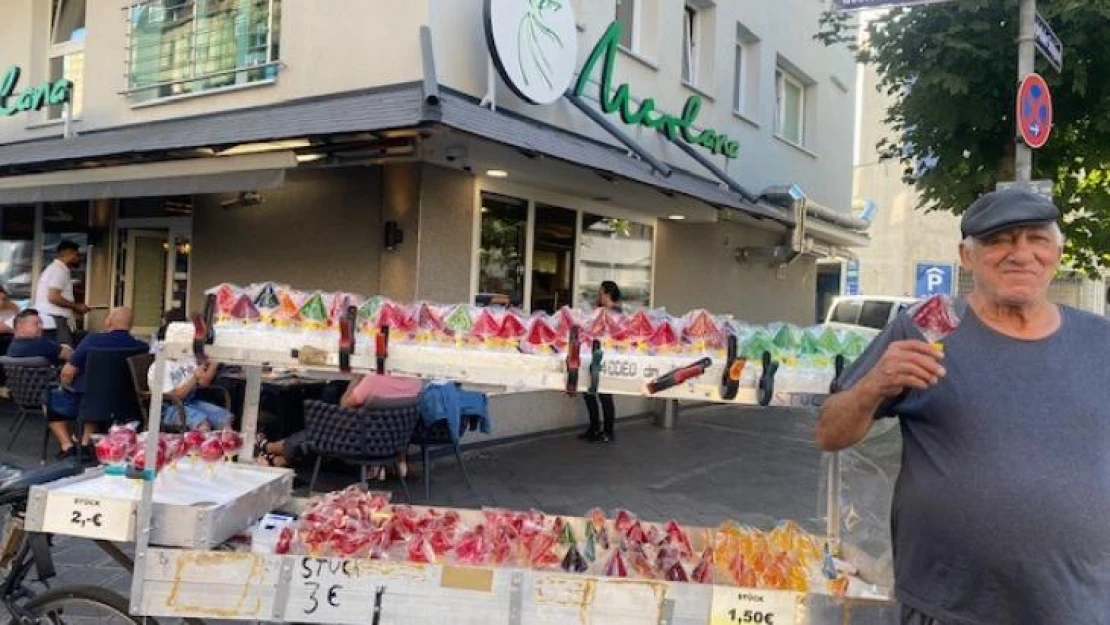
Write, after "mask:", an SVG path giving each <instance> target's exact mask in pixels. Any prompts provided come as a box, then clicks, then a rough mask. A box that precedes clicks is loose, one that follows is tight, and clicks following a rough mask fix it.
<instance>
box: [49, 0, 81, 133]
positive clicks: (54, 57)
mask: <svg viewBox="0 0 1110 625" xmlns="http://www.w3.org/2000/svg"><path fill="white" fill-rule="evenodd" d="M50 11H51V13H50V53H49V57H50V59H49V67H48V68H47V71H48V74H49V79H50V80H51V81H55V80H58V79H61V78H64V79H66V80H69V81H70V82H71V83H72V84H73V90H72V92H71V96H70V106H71V107H72V115H73V117H78V116H80V115H81V103H82V98H83V95H84V74H85V0H53V2H52V4H51V7H50ZM64 110H65V106H64V105H56V106H50V107H47V109H46V117H47V119H61V118H62V113H63V111H64Z"/></svg>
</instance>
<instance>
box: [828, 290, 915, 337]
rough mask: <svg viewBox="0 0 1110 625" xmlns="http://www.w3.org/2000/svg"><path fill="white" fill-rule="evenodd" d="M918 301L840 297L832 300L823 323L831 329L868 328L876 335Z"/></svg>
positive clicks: (871, 297) (882, 297) (875, 296)
mask: <svg viewBox="0 0 1110 625" xmlns="http://www.w3.org/2000/svg"><path fill="white" fill-rule="evenodd" d="M918 301H919V300H918V299H917V298H914V297H887V296H882V295H842V296H840V297H838V298H836V299H834V300H833V303H832V306H830V307H829V312H828V314H827V315H826V316H825V323H826V324H827V325H830V326H832V327H841V328H850V329H856V330H858V329H859V328H861V327H862V328H869V329H871V330H874V331H875V332H876V333H877V332H879V331H880V330H882V329H883V328H885V327H886V324H888V323H890V322H891V321H892V320H893V319H894V318H895V317H897V316H898V315H899V314H901V313H902V311H904V310H906V309H907V308H909V307H910V306H913V305H914V304H916V303H917V302H918Z"/></svg>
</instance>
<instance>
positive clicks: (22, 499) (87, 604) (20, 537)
mask: <svg viewBox="0 0 1110 625" xmlns="http://www.w3.org/2000/svg"><path fill="white" fill-rule="evenodd" d="M82 470H83V468H82V467H81V466H80V465H78V464H76V463H60V464H54V465H48V466H45V467H41V468H38V469H33V470H30V471H26V472H20V471H11V470H8V471H7V473H8V476H7V477H6V478H4V477H2V476H0V511H2V510H3V509H5V508H6V509H7V510H8V511H9V515H8V521H7V522H6V523H4V526H3V529H2V530H0V603H2V604H3V606H4V607H5V608H6V609H7V611H8V613H9V614H10V615H11V621H10V625H39V624H50V625H62V624H76V623H123V624H131V623H133V624H135V625H142V624H144V623H146V624H148V625H157V621H155V620H154V619H152V618H143V617H134V616H131V615H130V614H129V613H128V605H129V602H128V600H127V599H126V598H125V597H122V596H120V595H119V594H117V593H115V592H112V591H110V590H108V589H106V588H101V587H99V586H90V585H81V584H71V585H65V586H56V587H53V588H51V587H50V585H49V583H48V580H50V579H51V578H52V577H54V576H55V575H56V571H55V569H54V562H53V558H52V555H51V548H52V545H53V537H52V536H49V535H47V534H40V533H33V532H25V531H24V530H23V521H24V518H25V516H26V512H27V499H28V497H29V495H30V491H31V487H32V486H35V485H37V484H45V483H47V482H53V481H54V480H59V479H62V478H66V477H70V476H73V475H77V474H79V473H81V471H82ZM96 543H97V545H99V546H100V548H101V549H103V550H104V551H105V552H106V553H108V555H109V556H111V557H112V558H113V559H115V560H116V561H117V562H119V563H120V564H121V565H123V566H124V567H125V568H130V567H129V564H130V562H131V561H130V559H129V558H128V557H127V556H126V554H124V553H123V552H121V551H120V550H119V549H118V548H116V547H115V545H112V544H111V543H103V542H102V541H96ZM32 571H34V572H35V573H37V576H36V578H35V579H32V578H31V575H32ZM35 583H37V584H39V585H41V586H43V587H44V588H46V590H45V591H36V590H35V589H33V588H32V587H31V585H30V584H35Z"/></svg>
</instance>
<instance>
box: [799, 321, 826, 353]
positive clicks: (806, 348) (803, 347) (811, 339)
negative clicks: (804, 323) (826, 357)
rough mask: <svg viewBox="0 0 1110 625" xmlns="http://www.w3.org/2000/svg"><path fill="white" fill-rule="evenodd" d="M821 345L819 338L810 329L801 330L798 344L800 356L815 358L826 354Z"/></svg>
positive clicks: (814, 331) (815, 332)
mask: <svg viewBox="0 0 1110 625" xmlns="http://www.w3.org/2000/svg"><path fill="white" fill-rule="evenodd" d="M827 353H828V352H826V351H825V349H824V347H823V346H822V345H821V341H820V336H819V335H818V334H817V331H816V330H814V329H811V328H806V329H805V330H802V339H801V341H799V342H798V354H799V355H801V356H817V355H821V354H827Z"/></svg>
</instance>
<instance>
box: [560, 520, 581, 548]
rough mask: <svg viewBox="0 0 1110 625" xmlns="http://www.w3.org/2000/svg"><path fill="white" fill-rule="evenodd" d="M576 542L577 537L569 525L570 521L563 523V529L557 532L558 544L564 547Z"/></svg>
mask: <svg viewBox="0 0 1110 625" xmlns="http://www.w3.org/2000/svg"><path fill="white" fill-rule="evenodd" d="M576 543H578V539H577V538H576V537H575V536H574V528H572V527H571V526H570V523H564V524H563V531H562V532H560V533H559V544H560V545H563V546H564V547H566V546H571V545H574V544H576Z"/></svg>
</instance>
